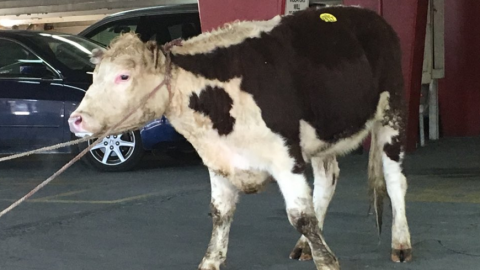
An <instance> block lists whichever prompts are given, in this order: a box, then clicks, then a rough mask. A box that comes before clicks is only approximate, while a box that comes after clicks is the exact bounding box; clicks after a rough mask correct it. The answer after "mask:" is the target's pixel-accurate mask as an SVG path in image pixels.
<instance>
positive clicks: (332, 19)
mask: <svg viewBox="0 0 480 270" xmlns="http://www.w3.org/2000/svg"><path fill="white" fill-rule="evenodd" d="M320 19H322V20H323V21H325V22H336V21H337V18H335V16H333V15H332V14H330V13H322V14H320Z"/></svg>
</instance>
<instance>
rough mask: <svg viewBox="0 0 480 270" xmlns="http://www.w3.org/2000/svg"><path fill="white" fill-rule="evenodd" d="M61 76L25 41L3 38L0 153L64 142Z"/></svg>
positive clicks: (1, 46) (1, 50)
mask: <svg viewBox="0 0 480 270" xmlns="http://www.w3.org/2000/svg"><path fill="white" fill-rule="evenodd" d="M61 82H62V80H61V79H60V78H59V75H58V74H56V72H55V71H53V69H51V68H50V67H49V66H48V65H47V64H46V63H45V62H44V61H43V60H42V59H40V58H39V57H38V56H37V55H35V54H34V53H33V52H32V51H31V50H29V49H28V48H26V47H25V46H23V45H22V44H20V43H18V42H16V41H14V40H10V39H3V38H0V153H15V152H21V151H26V150H31V149H35V148H39V147H43V146H48V145H52V144H56V143H60V142H62V139H63V132H62V131H63V119H64V116H65V115H64V102H63V100H64V96H63V91H62V89H63V86H62V83H61Z"/></svg>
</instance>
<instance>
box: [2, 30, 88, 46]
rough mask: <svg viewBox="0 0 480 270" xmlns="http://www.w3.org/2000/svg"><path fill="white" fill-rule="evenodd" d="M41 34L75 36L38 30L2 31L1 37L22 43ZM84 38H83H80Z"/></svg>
mask: <svg viewBox="0 0 480 270" xmlns="http://www.w3.org/2000/svg"><path fill="white" fill-rule="evenodd" d="M39 34H49V35H60V36H75V35H73V34H68V33H61V32H54V31H37V30H0V37H3V38H10V39H15V40H18V41H21V42H27V43H30V42H29V38H30V37H34V36H38V35H39ZM80 38H82V37H80Z"/></svg>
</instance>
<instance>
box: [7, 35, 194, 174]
mask: <svg viewBox="0 0 480 270" xmlns="http://www.w3.org/2000/svg"><path fill="white" fill-rule="evenodd" d="M101 47H102V46H101V45H99V44H96V43H94V42H92V41H90V40H88V39H86V38H83V37H79V36H75V35H68V34H60V33H52V32H36V31H14V30H4V31H0V154H12V153H19V152H24V151H28V150H32V149H36V148H40V147H44V146H49V145H53V144H57V143H61V142H65V141H69V140H71V139H72V138H74V135H73V134H72V133H70V130H69V126H68V123H67V119H68V116H69V115H70V114H71V113H72V112H73V111H74V110H75V108H76V107H77V105H78V104H79V102H80V101H81V100H82V98H83V97H84V95H85V91H86V90H87V89H88V87H89V86H90V84H91V83H92V75H91V74H92V71H93V69H94V65H93V64H92V63H90V61H89V59H90V54H91V51H92V50H93V49H94V48H101ZM103 102H108V100H105V101H103ZM87 145H88V143H85V144H83V145H80V149H83V148H85V147H86V146H87ZM188 145H189V144H188V143H187V142H186V140H185V138H183V137H182V136H181V135H179V134H178V133H176V132H175V130H174V129H173V127H172V126H171V125H170V124H169V123H168V121H167V120H166V119H165V118H162V119H157V120H155V121H153V122H150V123H148V124H147V125H146V126H145V127H143V128H142V129H141V130H140V131H132V132H127V133H124V134H118V135H116V136H110V137H109V138H106V139H105V140H104V141H103V142H102V143H100V144H99V145H97V146H95V149H93V150H92V151H91V152H90V153H89V154H87V156H86V157H85V160H86V161H88V163H90V164H92V165H93V166H95V168H97V169H100V170H104V171H123V170H128V169H131V168H133V167H134V166H135V165H136V164H137V163H138V162H139V160H140V158H141V157H142V155H143V152H144V151H145V150H151V149H154V148H157V147H162V148H170V147H180V146H181V147H183V146H187V148H186V149H188ZM72 150H73V151H75V150H77V151H78V149H75V148H73V149H72V148H62V149H58V150H55V151H54V152H57V153H58V152H63V153H67V152H71V151H72Z"/></svg>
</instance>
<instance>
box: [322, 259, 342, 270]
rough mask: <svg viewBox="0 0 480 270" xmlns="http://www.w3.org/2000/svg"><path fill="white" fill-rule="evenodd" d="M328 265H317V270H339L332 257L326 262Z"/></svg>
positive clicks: (338, 265)
mask: <svg viewBox="0 0 480 270" xmlns="http://www.w3.org/2000/svg"><path fill="white" fill-rule="evenodd" d="M327 261H328V262H329V263H326V262H324V263H320V264H317V270H340V263H339V262H338V260H337V259H336V258H335V257H333V258H330V259H328V260H327Z"/></svg>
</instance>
